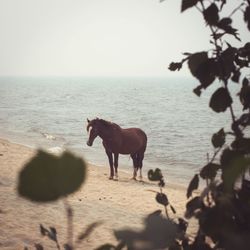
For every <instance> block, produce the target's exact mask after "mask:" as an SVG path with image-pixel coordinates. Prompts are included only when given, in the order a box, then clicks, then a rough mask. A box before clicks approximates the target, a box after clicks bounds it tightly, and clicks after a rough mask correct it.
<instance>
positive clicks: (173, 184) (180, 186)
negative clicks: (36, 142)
mask: <svg viewBox="0 0 250 250" xmlns="http://www.w3.org/2000/svg"><path fill="white" fill-rule="evenodd" d="M0 141H6V142H8V143H11V144H17V145H19V146H23V147H26V148H28V149H30V150H32V151H37V150H38V149H42V150H44V151H46V152H48V153H50V154H56V155H60V154H61V153H63V152H64V151H70V152H71V153H73V154H74V155H76V156H78V157H80V158H82V159H84V160H85V162H86V163H87V164H88V165H90V166H94V167H97V168H105V169H106V171H107V174H108V173H109V165H108V160H107V159H106V162H105V163H103V164H97V163H93V162H91V161H88V160H87V159H86V158H85V157H84V155H83V154H81V153H79V151H78V152H75V151H71V150H70V149H67V148H64V150H61V151H58V152H56V151H55V152H53V150H50V149H52V148H56V147H57V146H55V147H53V146H52V147H50V148H45V147H36V146H32V145H30V144H25V143H22V142H19V140H17V141H15V140H14V139H10V138H8V137H5V136H3V135H0ZM152 165H153V164H152ZM129 167H130V166H126V167H125V168H122V167H119V168H118V173H120V172H122V173H124V174H127V175H130V174H131V176H132V173H133V169H132V167H131V169H129ZM157 167H158V166H155V167H154V168H153V167H152V169H155V168H157ZM159 168H160V169H161V167H159ZM150 169H151V168H150ZM146 170H147V171H148V170H149V169H146ZM146 170H145V168H142V171H143V180H144V181H145V180H146V181H147V180H148V178H147V171H146ZM161 170H162V169H161ZM163 176H164V179H165V181H166V179H167V186H169V187H171V188H177V189H182V190H184V191H186V189H187V185H185V184H184V183H176V182H174V179H175V178H174V177H173V176H172V177H170V178H169V177H168V176H166V175H164V173H163ZM190 180H191V179H190Z"/></svg>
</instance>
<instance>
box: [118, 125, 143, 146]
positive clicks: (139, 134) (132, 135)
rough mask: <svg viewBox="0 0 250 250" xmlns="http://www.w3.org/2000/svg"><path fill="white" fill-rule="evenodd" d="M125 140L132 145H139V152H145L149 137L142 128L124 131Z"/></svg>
mask: <svg viewBox="0 0 250 250" xmlns="http://www.w3.org/2000/svg"><path fill="white" fill-rule="evenodd" d="M122 134H123V140H124V141H127V143H129V144H131V145H137V148H138V150H140V151H145V150H146V147H147V135H146V133H145V132H144V131H143V130H142V129H140V128H127V129H122Z"/></svg>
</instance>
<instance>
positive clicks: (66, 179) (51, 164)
mask: <svg viewBox="0 0 250 250" xmlns="http://www.w3.org/2000/svg"><path fill="white" fill-rule="evenodd" d="M85 175H86V164H85V162H84V161H83V160H82V159H80V158H77V157H75V156H74V155H72V154H71V153H69V152H65V153H64V154H63V155H62V156H61V157H57V156H54V155H51V154H48V153H46V152H44V151H41V150H40V151H38V152H37V155H35V156H34V157H33V159H31V160H30V161H29V162H28V163H27V164H26V165H25V166H24V168H23V169H22V170H21V172H20V173H19V180H18V187H17V190H18V193H19V195H21V196H23V197H25V198H28V199H30V200H32V201H36V202H51V201H55V200H57V199H59V198H63V197H66V196H67V195H68V194H71V193H73V192H75V191H76V190H78V189H79V188H80V186H81V185H82V183H83V182H84V180H85Z"/></svg>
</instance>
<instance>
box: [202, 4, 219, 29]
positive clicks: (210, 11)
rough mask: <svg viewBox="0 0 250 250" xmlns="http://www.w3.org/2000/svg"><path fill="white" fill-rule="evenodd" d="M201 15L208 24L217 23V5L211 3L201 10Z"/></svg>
mask: <svg viewBox="0 0 250 250" xmlns="http://www.w3.org/2000/svg"><path fill="white" fill-rule="evenodd" d="M203 16H204V19H205V21H206V22H207V24H208V25H217V23H218V21H219V9H218V7H217V5H216V4H214V3H212V4H211V5H210V6H209V7H208V8H207V9H205V10H204V11H203Z"/></svg>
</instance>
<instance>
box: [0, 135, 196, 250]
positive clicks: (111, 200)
mask: <svg viewBox="0 0 250 250" xmlns="http://www.w3.org/2000/svg"><path fill="white" fill-rule="evenodd" d="M35 153H36V151H35V150H34V149H31V148H28V147H25V146H23V145H19V144H15V143H10V142H9V141H7V140H3V139H0V168H1V171H0V249H4V250H7V249H9V250H13V249H24V247H25V246H26V247H28V248H29V249H34V244H35V243H39V244H42V245H43V246H44V247H45V249H57V248H56V246H55V244H54V243H53V242H52V241H50V240H48V239H47V238H44V237H42V236H41V235H40V231H39V224H43V225H44V226H45V227H55V228H56V229H57V232H58V240H59V242H60V243H61V246H62V249H63V244H64V243H66V242H67V232H66V228H67V219H66V214H65V207H64V203H63V201H57V202H54V203H50V204H37V203H32V202H30V201H28V200H25V199H23V198H21V197H19V196H18V195H17V192H16V190H15V189H16V185H17V177H18V173H19V171H20V169H21V168H22V166H23V165H24V164H25V163H26V162H27V161H29V159H30V158H31V157H32V156H33V155H34V154H35ZM155 167H157V166H155ZM108 174H109V168H108V166H106V167H97V166H93V165H88V174H87V180H86V182H85V183H84V184H83V186H82V187H81V188H80V190H78V191H77V192H76V193H74V194H73V195H71V196H69V197H68V199H67V200H68V203H69V204H70V205H71V207H72V208H73V215H74V217H73V221H74V238H77V236H78V235H79V234H80V233H81V232H83V231H84V229H86V228H87V226H88V225H89V224H91V223H93V222H102V223H101V225H99V226H98V227H96V228H95V229H94V231H93V233H92V234H90V235H89V236H88V237H87V238H86V239H84V240H83V241H82V242H81V244H80V245H79V249H95V248H96V247H98V246H100V245H102V244H104V243H112V244H117V241H116V239H115V237H114V234H113V229H116V230H118V229H123V228H128V227H129V228H131V229H133V230H137V229H138V230H139V229H141V228H142V227H143V219H144V218H145V217H146V216H147V215H148V214H149V213H152V212H154V211H155V210H157V209H162V211H164V209H163V207H162V206H161V205H160V204H157V203H156V201H155V193H154V192H152V190H153V191H158V190H159V188H158V186H157V184H156V183H152V182H149V181H148V180H147V177H146V176H147V173H145V172H144V173H143V175H144V182H139V181H134V180H131V179H130V178H131V176H130V175H129V174H127V173H125V172H122V170H121V169H119V180H118V181H113V180H109V179H108ZM131 175H132V169H131ZM164 192H165V193H167V195H168V198H169V201H170V202H171V204H172V205H173V206H174V207H175V209H176V211H177V214H176V215H172V213H171V211H169V214H170V215H171V217H173V218H175V217H178V216H183V213H184V209H185V203H186V197H185V188H184V187H180V186H178V185H173V184H172V185H169V184H168V183H167V185H166V187H165V188H164ZM195 228H196V227H195V224H192V223H191V231H194V230H195Z"/></svg>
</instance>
